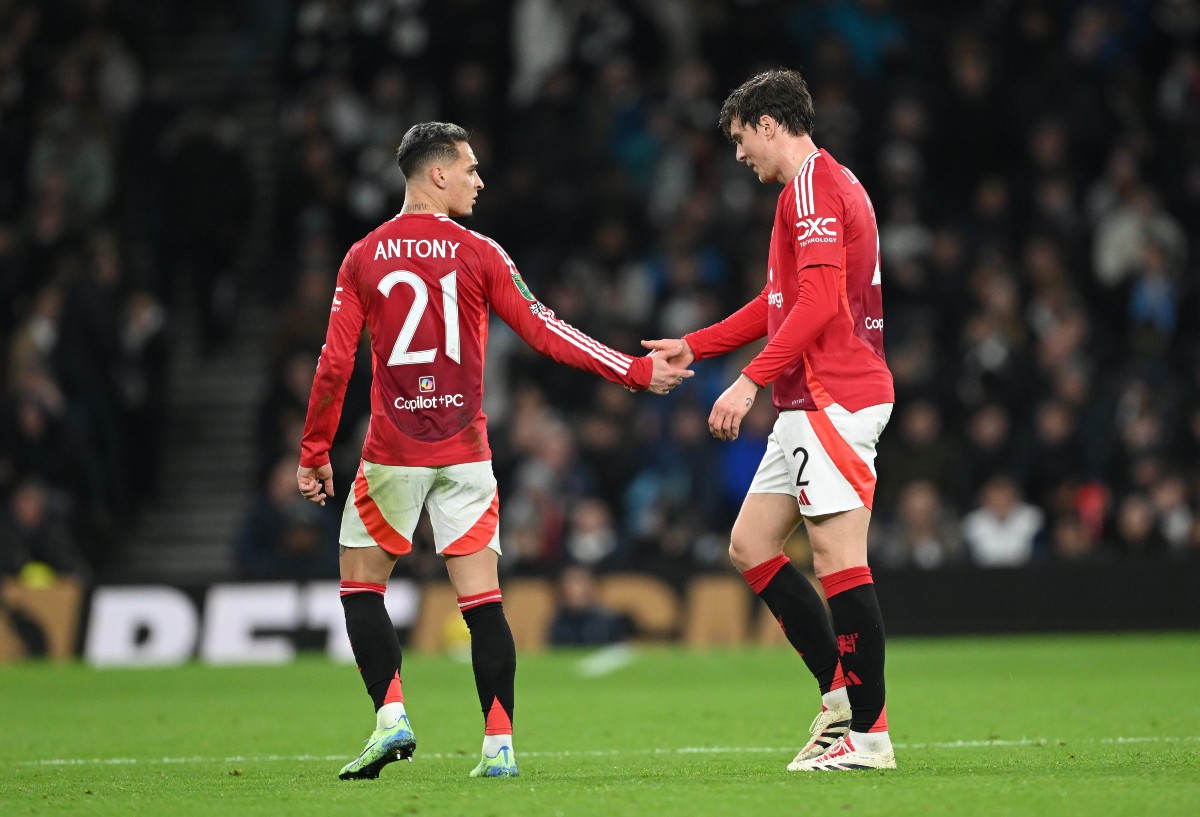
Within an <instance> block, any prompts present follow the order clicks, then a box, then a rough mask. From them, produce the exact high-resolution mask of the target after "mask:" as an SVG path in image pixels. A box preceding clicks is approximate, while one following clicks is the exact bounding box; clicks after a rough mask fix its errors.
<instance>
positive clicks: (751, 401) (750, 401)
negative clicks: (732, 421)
mask: <svg viewBox="0 0 1200 817" xmlns="http://www.w3.org/2000/svg"><path fill="white" fill-rule="evenodd" d="M753 405H754V398H753V397H747V398H746V408H750V407H751V406H753Z"/></svg>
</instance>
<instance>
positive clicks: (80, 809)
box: [0, 633, 1200, 817]
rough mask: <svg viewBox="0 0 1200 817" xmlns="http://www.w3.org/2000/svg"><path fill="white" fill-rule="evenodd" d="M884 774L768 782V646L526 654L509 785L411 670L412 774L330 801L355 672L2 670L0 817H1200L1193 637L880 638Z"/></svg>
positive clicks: (474, 716)
mask: <svg viewBox="0 0 1200 817" xmlns="http://www.w3.org/2000/svg"><path fill="white" fill-rule="evenodd" d="M888 649H889V653H888V671H889V672H888V675H889V678H888V680H889V695H888V716H889V721H890V726H891V734H892V739H893V741H894V742H895V744H896V756H897V762H898V764H899V766H900V768H899V769H897V770H896V771H891V772H856V773H852V774H845V773H843V774H823V775H813V774H792V773H788V772H786V771H784V767H785V766H786V765H787V763H788V761H790V760H791V758H792V755H793V754H794V753H795V751H796V749H797V748H798V747H799V746H800V745H801V744H802V743H803V742H804V734H805V730H806V727H807V726H808V723H809V721H810V719H811V718H812V716H813V715H814V714H815V711H816V706H817V697H816V692H815V688H814V686H813V684H812V682H811V681H810V680H808V679H807V676H806V675H805V674H804V667H803V664H802V663H801V662H800V661H799V659H798V658H797V657H796V656H795V654H793V653H791V652H790V650H788V649H787V648H771V649H745V650H736V651H732V650H731V651H713V652H686V651H683V650H678V649H669V648H634V649H633V650H632V651H631V652H630V653H628V654H624V655H623V654H621V653H615V654H613V653H600V654H595V653H586V652H561V653H551V654H546V655H539V656H522V657H520V659H519V660H520V664H519V667H518V670H517V718H516V726H517V733H516V750H517V757H518V759H519V762H520V766H521V776H520V777H519V778H517V779H515V780H472V779H469V778H468V777H467V772H469V771H470V769H471V768H472V767H473V766H474V764H475V762H476V760H477V758H478V752H479V742H480V736H481V732H482V715H481V714H480V713H479V711H478V709H477V699H476V697H475V691H474V685H473V681H472V677H471V671H470V668H469V666H467V665H465V664H463V663H461V662H459V661H456V660H454V659H452V658H448V657H441V656H429V655H419V654H412V653H411V652H410V653H409V654H408V655H407V656H406V661H405V671H404V690H405V696H406V699H407V704H408V711H409V715H410V718H411V720H412V723H413V727H414V729H415V730H416V733H417V739H418V746H417V754H416V758H415V760H414V762H413V763H411V764H409V763H403V762H401V763H394V764H392V765H390V766H388V767H387V768H385V769H384V771H383V774H382V775H381V777H380V778H379V780H376V781H352V782H343V781H340V780H338V779H337V772H338V770H339V769H340V768H341V766H342V765H343V764H344V763H346V762H348V761H349V760H350V759H351V758H353V757H354V756H355V755H356V754H357V752H358V750H359V748H360V747H361V745H362V744H361V742H362V740H363V739H364V738H366V736H367V734H368V733H369V732H370V730H371V728H372V725H373V716H372V713H371V707H370V701H369V699H368V698H367V696H366V694H365V692H364V691H363V689H362V687H361V684H360V682H359V680H358V676H357V673H356V672H355V671H354V668H353V667H352V666H346V665H335V664H331V663H329V662H328V661H326V660H325V659H323V658H316V657H309V658H305V659H303V660H300V661H298V662H296V663H294V664H290V665H286V666H277V667H223V668H218V667H207V666H200V665H190V666H186V667H182V668H177V669H161V670H159V669H145V670H95V669H91V668H88V667H85V666H81V665H75V666H54V665H48V664H27V665H20V666H6V667H0V814H3V815H6V817H7V816H8V815H25V814H46V815H59V814H72V815H73V814H81V815H83V814H86V815H171V817H188V816H189V815H282V814H287V815H307V814H320V815H323V817H324V816H325V815H355V817H367V816H368V815H369V816H370V817H377V816H379V817H382V816H383V815H464V817H489V816H490V815H495V817H518V816H520V817H525V815H532V816H534V817H539V816H540V815H547V817H550V816H552V815H568V816H569V817H570V816H573V815H606V816H607V815H613V814H617V815H655V816H657V815H677V814H678V815H689V817H701V815H709V814H720V815H743V814H745V815H755V817H757V816H758V815H776V814H779V815H797V814H803V813H813V814H850V815H854V817H868V815H886V816H887V817H895V816H896V815H907V814H921V815H925V814H955V815H959V814H961V815H1041V814H1045V815H1126V814H1128V815H1139V817H1141V815H1146V814H1153V815H1155V817H1173V815H1195V814H1198V813H1200V634H1194V633H1187V634H1153V635H1145V634H1137V635H1121V636H1094V635H1088V636H1081V635H1073V636H1052V637H1050V636H1047V637H1033V638H1008V637H1005V638H999V637H989V638H970V639H967V638H954V639H949V638H947V639H937V640H925V639H899V638H897V639H893V640H892V641H891V642H890V643H889V645H888Z"/></svg>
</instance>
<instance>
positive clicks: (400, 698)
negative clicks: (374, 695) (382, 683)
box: [383, 670, 404, 704]
mask: <svg viewBox="0 0 1200 817" xmlns="http://www.w3.org/2000/svg"><path fill="white" fill-rule="evenodd" d="M383 702H384V703H385V704H402V703H404V688H403V687H401V686H400V671H399V670H397V671H396V674H395V675H394V676H392V682H391V683H390V684H388V688H387V694H386V695H384V696H383Z"/></svg>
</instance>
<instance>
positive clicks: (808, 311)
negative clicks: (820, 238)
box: [742, 265, 842, 386]
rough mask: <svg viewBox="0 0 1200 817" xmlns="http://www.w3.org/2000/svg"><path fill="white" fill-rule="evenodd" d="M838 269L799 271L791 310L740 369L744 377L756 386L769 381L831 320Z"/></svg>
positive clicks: (838, 289)
mask: <svg viewBox="0 0 1200 817" xmlns="http://www.w3.org/2000/svg"><path fill="white" fill-rule="evenodd" d="M841 278H842V270H841V268H840V267H829V266H825V265H821V266H819V267H808V268H807V269H804V270H803V271H802V272H801V274H800V291H799V292H798V293H797V295H796V303H795V305H794V306H793V307H792V311H791V312H789V313H788V316H787V317H786V318H784V319H783V323H782V324H781V325H780V327H779V331H778V332H776V333H775V336H774V337H772V338H771V340H770V341H768V342H767V345H766V346H765V347H764V348H763V350H762V351H761V352H759V353H758V355H756V356H755V358H754V360H752V361H750V364H749V365H748V366H746V368H745V369H742V373H743V374H744V375H746V377H748V378H750V379H751V380H753V381H754V382H755V383H757V384H758V385H760V386H765V385H767V384H768V383H773V382H774V381H775V380H776V379H777V378H778V377H779V376H780V375H781V374H783V372H784V370H785V369H787V368H788V367H789V366H791V365H792V364H793V363H795V362H796V359H797V358H799V357H800V355H802V354H803V353H804V350H805V349H807V348H808V345H809V344H810V343H812V342H813V339H814V338H816V337H817V335H819V334H821V332H822V330H824V329H825V325H826V324H827V323H829V322H830V321H831V320H833V318H834V316H835V315H837V311H838V299H839V297H840V296H839V293H840V290H841V284H840V282H841Z"/></svg>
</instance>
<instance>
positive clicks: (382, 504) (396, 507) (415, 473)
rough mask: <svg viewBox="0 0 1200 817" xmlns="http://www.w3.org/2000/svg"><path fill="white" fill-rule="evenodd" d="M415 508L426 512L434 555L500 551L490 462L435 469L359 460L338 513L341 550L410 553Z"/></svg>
mask: <svg viewBox="0 0 1200 817" xmlns="http://www.w3.org/2000/svg"><path fill="white" fill-rule="evenodd" d="M421 508H428V509H429V522H430V524H431V525H432V527H433V542H434V547H435V548H437V552H438V553H440V554H442V555H444V556H465V555H467V554H469V553H475V552H477V551H480V550H483V549H484V548H491V549H492V550H494V551H496V552H497V553H499V552H500V533H499V524H498V523H499V520H500V494H499V493H498V492H497V490H496V477H495V475H494V474H493V473H492V463H491V461H490V460H485V461H483V462H466V463H461V464H459V465H444V466H440V467H437V468H421V467H415V466H405V465H379V464H378V463H373V462H367V461H366V460H363V461H362V464H361V465H360V466H359V468H358V475H357V476H355V478H354V491H353V494H352V495H351V496H350V497H349V498H348V499H347V500H346V508H345V510H344V511H343V512H342V531H341V534H340V536H339V539H340V541H341V543H342V545H344V546H345V547H349V548H365V547H372V546H373V545H378V546H379V547H381V548H383V549H384V550H386V551H387V552H388V553H394V554H395V555H397V556H402V555H404V554H405V553H408V552H409V551H410V550H412V537H413V531H415V530H416V529H417V521H418V520H419V519H420V518H421Z"/></svg>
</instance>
